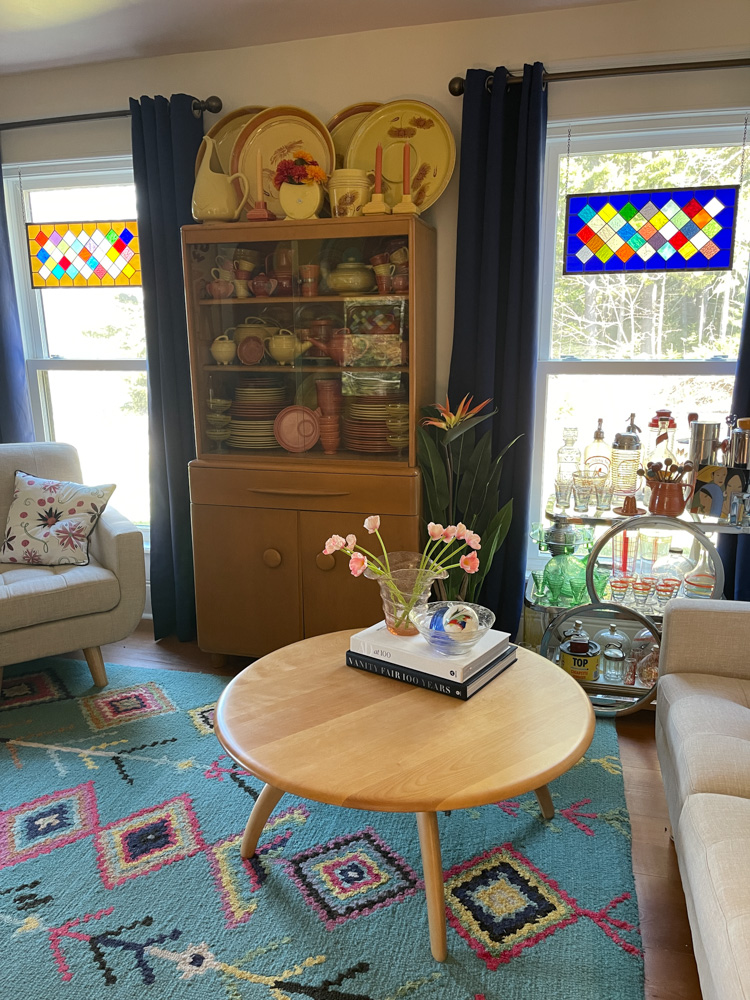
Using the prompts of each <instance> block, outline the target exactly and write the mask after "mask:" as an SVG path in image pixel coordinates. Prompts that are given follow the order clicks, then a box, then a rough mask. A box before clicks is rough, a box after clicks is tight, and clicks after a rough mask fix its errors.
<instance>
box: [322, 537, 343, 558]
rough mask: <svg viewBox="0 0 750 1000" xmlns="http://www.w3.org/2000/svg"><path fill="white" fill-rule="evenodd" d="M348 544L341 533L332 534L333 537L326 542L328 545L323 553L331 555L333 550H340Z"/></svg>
mask: <svg viewBox="0 0 750 1000" xmlns="http://www.w3.org/2000/svg"><path fill="white" fill-rule="evenodd" d="M345 545H346V539H345V538H342V537H341V535H331V537H330V538H329V539H328V541H327V542H326V546H325V548H324V549H323V554H324V555H326V556H330V555H331V554H332V553H333V552H338V550H339V549H343V548H344V547H345Z"/></svg>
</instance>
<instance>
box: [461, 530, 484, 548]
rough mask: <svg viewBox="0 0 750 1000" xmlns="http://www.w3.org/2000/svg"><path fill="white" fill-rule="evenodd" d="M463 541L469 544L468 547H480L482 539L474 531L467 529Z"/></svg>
mask: <svg viewBox="0 0 750 1000" xmlns="http://www.w3.org/2000/svg"><path fill="white" fill-rule="evenodd" d="M464 541H465V542H466V544H467V545H468V546H469V548H470V549H481V547H482V546H481V541H482V539H481V538H480V536H479V535H478V534H477V533H476V531H467V532H466V534H465V535H464Z"/></svg>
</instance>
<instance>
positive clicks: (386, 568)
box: [323, 514, 482, 635]
mask: <svg viewBox="0 0 750 1000" xmlns="http://www.w3.org/2000/svg"><path fill="white" fill-rule="evenodd" d="M364 527H365V528H366V529H367V531H368V532H369V533H370V534H371V535H375V536H376V538H377V539H378V541H379V542H380V547H381V549H382V555H380V556H377V555H375V554H374V553H372V552H370V551H368V550H367V549H366V548H365V547H364V546H363V545H360V544H359V542H358V541H357V536H356V535H347V536H346V538H343V537H342V536H341V535H331V537H330V538H329V539H328V540H327V541H326V544H325V548H324V549H323V552H324V553H325V555H332V554H333V553H334V552H343V553H344V555H347V556H349V571H350V572H351V574H352V576H362V574H364V575H365V576H366V577H368V578H369V579H371V580H377V581H378V584H379V586H380V596H381V600H382V601H383V613H384V616H385V623H386V626H387V627H388V631H389V632H392V633H393V634H394V635H416V634H417V631H418V630H417V628H416V626H415V625H414V624H412V622H411V620H410V619H409V614H410V612H411V611H413V609H414V608H415V607H417V605H419V604H426V603H427V602H428V601H429V599H430V591H431V590H432V585H433V583H434V582H435V580H445V579H446V578H447V577H448V573H449V571H450V570H454V569H460V570H462V571H463V572H464V573H466V574H469V575H470V574H474V573H476V572H477V571H478V570H479V556H478V555H477V550H478V549H481V547H482V545H481V541H482V540H481V538H480V537H479V535H477V534H476V533H475V532H473V531H470V530H469V529H468V528H467V527H466V525H465V524H460V523H459V524H455V525H453V524H451V525H448V527H447V528H444V527H443V526H442V524H433V523H432V522H431V523H430V524H429V525H428V527H427V533H428V539H427V542H426V544H425V547H424V549H423V550H422V552H388V550H387V549H386V547H385V542H384V541H383V538H382V536H381V534H380V516H379V515H378V514H372V515H370V517H368V518H366V519H365V522H364ZM464 549H467V550H468V551H465V552H464V551H463V550H464Z"/></svg>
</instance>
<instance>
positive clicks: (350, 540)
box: [346, 535, 357, 549]
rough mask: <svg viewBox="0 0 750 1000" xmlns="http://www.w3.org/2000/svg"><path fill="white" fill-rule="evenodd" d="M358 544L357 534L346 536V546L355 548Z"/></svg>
mask: <svg viewBox="0 0 750 1000" xmlns="http://www.w3.org/2000/svg"><path fill="white" fill-rule="evenodd" d="M356 544H357V536H356V535H347V536H346V547H347V548H348V549H353V548H354V546H355V545H356Z"/></svg>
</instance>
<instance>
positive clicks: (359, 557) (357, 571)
mask: <svg viewBox="0 0 750 1000" xmlns="http://www.w3.org/2000/svg"><path fill="white" fill-rule="evenodd" d="M474 558H476V556H475V557H474ZM478 564H479V563H478V562H477V565H478ZM366 569H367V556H365V555H363V554H362V553H361V552H353V553H352V557H351V559H350V560H349V572H350V573H351V574H352V576H362V574H363V573H364V571H365V570H366Z"/></svg>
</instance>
